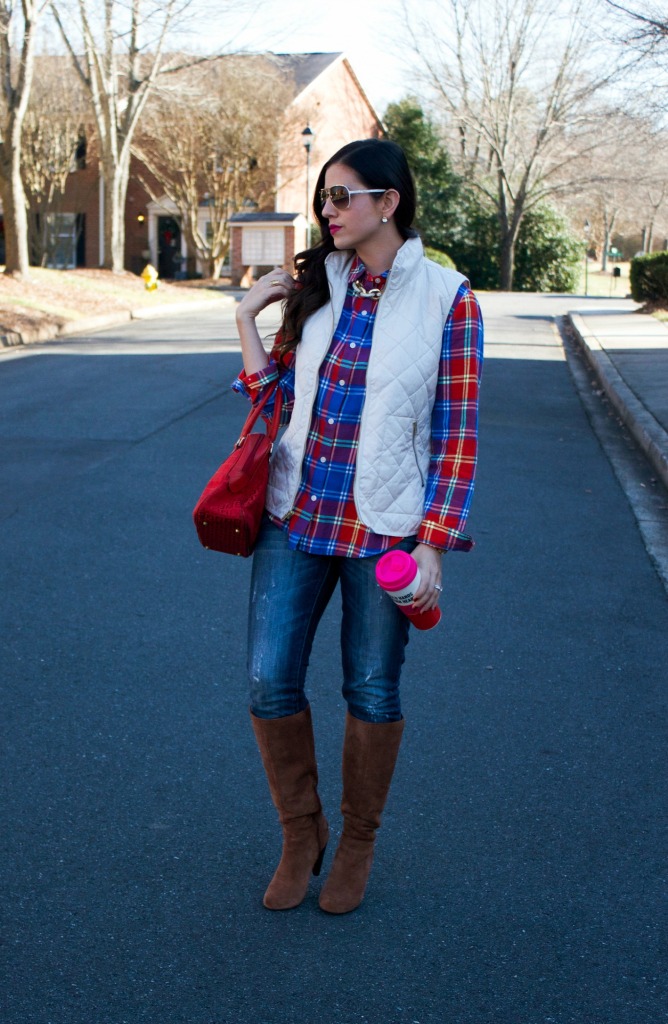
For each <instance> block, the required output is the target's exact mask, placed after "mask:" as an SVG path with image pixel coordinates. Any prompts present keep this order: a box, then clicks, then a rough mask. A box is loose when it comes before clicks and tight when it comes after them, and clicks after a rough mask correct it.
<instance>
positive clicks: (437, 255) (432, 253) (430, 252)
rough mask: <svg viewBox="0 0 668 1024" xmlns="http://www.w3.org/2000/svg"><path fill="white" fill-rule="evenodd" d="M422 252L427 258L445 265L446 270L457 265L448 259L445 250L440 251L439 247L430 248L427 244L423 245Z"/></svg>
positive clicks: (442, 265) (452, 268)
mask: <svg viewBox="0 0 668 1024" xmlns="http://www.w3.org/2000/svg"><path fill="white" fill-rule="evenodd" d="M424 254H425V256H426V257H427V259H429V260H433V261H434V263H438V265H439V266H441V267H447V268H448V270H456V269H457V267H456V266H455V264H454V263H453V261H452V260H451V259H450V257H449V256H448V254H447V253H446V252H441V251H440V250H439V249H430V248H429V246H426V247H425V250H424Z"/></svg>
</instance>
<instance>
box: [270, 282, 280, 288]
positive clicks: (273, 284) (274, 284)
mask: <svg viewBox="0 0 668 1024" xmlns="http://www.w3.org/2000/svg"><path fill="white" fill-rule="evenodd" d="M280 283H281V282H280V281H270V282H269V285H270V287H272V288H275V287H276V285H277V284H280Z"/></svg>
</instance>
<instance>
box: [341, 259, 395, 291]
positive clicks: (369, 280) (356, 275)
mask: <svg viewBox="0 0 668 1024" xmlns="http://www.w3.org/2000/svg"><path fill="white" fill-rule="evenodd" d="M388 273H389V271H388V270H385V271H383V273H382V274H378V275H376V276H375V277H374V276H373V274H368V273H367V269H366V267H365V266H364V264H363V262H362V260H361V259H360V258H359V256H357V255H356V256H355V257H354V259H353V262H352V265H351V267H350V273H349V274H348V284H352V283H353V281H359V280H362V283H363V285H364V286H365V287H366V288H383V286H384V285H385V282H386V281H387V275H388Z"/></svg>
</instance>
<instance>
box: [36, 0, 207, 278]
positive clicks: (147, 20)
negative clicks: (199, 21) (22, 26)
mask: <svg viewBox="0 0 668 1024" xmlns="http://www.w3.org/2000/svg"><path fill="white" fill-rule="evenodd" d="M69 2H70V3H72V4H73V6H74V9H75V15H74V16H72V14H71V12H68V9H67V7H66V6H65V5H66V4H67V3H68V0H52V3H53V11H54V16H55V19H56V22H57V24H58V27H59V29H60V32H61V35H62V37H63V40H64V42H65V45H66V47H67V50H68V51H69V54H70V57H71V59H72V61H73V64H74V67H75V68H76V71H77V73H78V75H79V77H80V79H81V81H82V82H83V84H84V86H85V88H86V89H87V90H88V92H89V94H90V98H91V102H92V106H93V112H94V116H95V125H96V129H97V137H98V144H99V149H100V164H101V173H102V181H103V186H104V261H103V265H104V266H105V267H107V268H111V269H112V270H114V271H116V272H118V273H120V272H121V271H122V270H123V264H124V257H125V222H124V216H125V200H126V194H127V187H128V178H129V173H130V155H131V147H132V141H133V138H134V135H135V132H136V131H137V126H138V124H139V121H140V118H141V115H142V113H143V111H144V108H145V106H146V103H147V101H148V99H149V96H150V95H151V93H152V91H153V90H154V89H155V87H156V83H157V82H158V80H159V79H160V78H162V77H163V76H165V75H168V74H173V73H174V72H176V71H178V70H180V69H181V68H182V67H184V65H188V64H193V63H198V62H202V61H204V60H206V59H208V58H203V57H189V58H183V57H182V56H181V55H174V54H173V53H167V52H166V46H167V43H168V38H169V33H170V32H171V31H172V30H173V29H174V27H175V25H176V23H177V22H179V21H180V20H181V19H182V18H183V17H184V16H185V13H186V11H188V10H189V9H190V8H191V6H192V4H193V0H127V2H124V0H102V2H101V3H98V4H97V5H95V3H94V0H69Z"/></svg>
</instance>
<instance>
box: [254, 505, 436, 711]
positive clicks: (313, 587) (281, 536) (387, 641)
mask: <svg viewBox="0 0 668 1024" xmlns="http://www.w3.org/2000/svg"><path fill="white" fill-rule="evenodd" d="M415 544H416V541H415V538H414V537H406V538H404V540H402V541H400V542H399V544H398V545H397V547H399V548H402V549H403V550H405V551H412V550H413V548H414V547H415ZM380 557H381V556H380V555H377V556H371V557H369V558H344V557H339V556H335V555H332V556H329V555H311V554H308V553H306V552H304V551H293V550H291V549H290V548H289V547H288V539H287V533H286V532H285V531H284V530H282V529H281V528H280V527H278V526H275V525H274V524H273V523H272V522H271V521H270V520H269V519H268V518H267V517H266V516H265V519H264V521H263V524H262V529H261V531H260V537H259V539H258V543H257V546H256V548H255V552H254V554H253V570H252V577H251V592H250V605H249V614H248V676H249V681H250V705H251V711H252V712H253V714H254V715H256V716H257V717H258V718H282V717H284V716H286V715H295V714H297V713H298V712H300V711H303V710H304V709H305V708H306V707H307V706H308V700H307V698H306V695H305V691H304V687H305V681H306V669H307V667H308V662H309V656H310V653H311V647H312V645H313V638H314V636H315V632H316V629H317V627H318V623H319V622H320V619H321V617H322V615H323V612H324V611H325V608H326V607H327V605H328V603H329V601H330V599H331V597H332V594H333V593H334V590H335V589H336V584H337V583H338V582H340V584H341V603H342V612H343V614H342V620H341V656H342V668H343V687H342V692H343V697H344V699H345V701H346V702H347V705H348V710H349V711H350V714H351V715H353V717H355V718H359V719H361V720H362V721H364V722H396V721H399V720H400V719H401V717H402V715H401V704H400V701H399V677H400V674H401V666H402V665H403V662H404V657H405V651H404V649H405V647H406V644H407V643H408V630H409V621H408V619H407V618H406V616H405V615H403V614H402V613H401V612H400V611H399V609H398V608H397V607H396V605H395V604H394V603H393V601H392V600H391V599H390V598H389V597H388V596H387V594H385V593H384V592H383V591H382V590H381V589H380V587H379V586H378V584H377V583H376V576H375V569H376V563H377V562H378V559H379V558H380Z"/></svg>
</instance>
